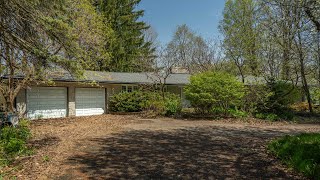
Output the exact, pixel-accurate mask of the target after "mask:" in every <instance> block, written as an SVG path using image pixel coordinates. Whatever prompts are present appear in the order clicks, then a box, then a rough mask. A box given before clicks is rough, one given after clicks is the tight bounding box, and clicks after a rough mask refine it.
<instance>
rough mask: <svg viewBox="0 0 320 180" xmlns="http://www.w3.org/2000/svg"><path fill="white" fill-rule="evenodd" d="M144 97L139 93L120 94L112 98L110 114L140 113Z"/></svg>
mask: <svg viewBox="0 0 320 180" xmlns="http://www.w3.org/2000/svg"><path fill="white" fill-rule="evenodd" d="M144 101H146V97H145V96H144V94H143V93H142V92H141V91H134V92H130V93H129V92H122V93H119V94H116V95H114V96H112V98H111V99H110V108H111V111H112V112H141V111H142V103H143V102H144Z"/></svg>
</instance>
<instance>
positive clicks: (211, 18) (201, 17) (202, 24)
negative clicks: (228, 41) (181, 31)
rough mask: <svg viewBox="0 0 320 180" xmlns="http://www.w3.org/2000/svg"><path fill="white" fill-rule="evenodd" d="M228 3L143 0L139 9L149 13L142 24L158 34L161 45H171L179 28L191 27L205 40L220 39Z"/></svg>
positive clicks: (215, 0) (215, 1)
mask: <svg viewBox="0 0 320 180" xmlns="http://www.w3.org/2000/svg"><path fill="white" fill-rule="evenodd" d="M224 3H225V0H142V1H141V2H140V4H139V6H138V7H137V8H138V9H143V10H145V14H144V17H142V18H141V20H143V21H145V22H147V23H148V24H150V25H151V26H152V27H153V28H154V29H155V31H156V32H157V33H158V41H160V43H161V44H166V43H168V42H169V41H170V40H171V39H172V36H173V33H174V31H175V29H176V28H177V26H178V25H181V24H187V25H188V26H189V27H190V28H191V29H192V30H194V31H195V32H196V33H198V34H200V35H202V36H203V37H204V38H209V39H216V38H218V37H219V36H221V35H220V33H219V30H218V25H219V22H220V20H221V19H222V11H223V8H224Z"/></svg>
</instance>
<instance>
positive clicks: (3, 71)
mask: <svg viewBox="0 0 320 180" xmlns="http://www.w3.org/2000/svg"><path fill="white" fill-rule="evenodd" d="M75 2H76V3H75ZM87 2H88V1H87V0H77V1H72V2H71V1H67V0H50V1H49V0H43V1H38V0H6V1H5V0H0V9H1V11H0V66H1V68H0V84H1V86H0V95H1V96H2V98H3V99H4V100H5V104H4V107H3V108H4V110H5V111H7V112H13V111H14V100H15V97H16V96H17V94H18V93H19V91H20V90H21V89H23V88H27V87H28V86H29V85H31V83H39V82H47V81H48V78H49V76H48V72H50V71H52V70H57V69H60V70H61V69H63V70H67V71H69V72H70V73H72V75H74V76H75V77H81V75H82V69H83V67H86V66H87V62H88V58H89V56H88V55H87V54H88V51H89V52H95V53H98V49H99V48H97V49H96V47H95V46H94V45H92V44H90V43H91V40H93V39H92V37H94V36H95V35H93V34H91V35H90V36H91V38H89V37H90V36H89V37H87V36H86V34H87V33H88V31H89V30H88V29H86V30H87V31H86V32H87V33H81V31H82V30H84V32H85V29H84V28H82V27H83V26H84V25H83V24H82V25H80V24H79V22H81V23H84V24H87V25H89V24H90V23H92V22H91V21H86V22H85V20H89V19H90V17H92V16H90V15H91V14H90V13H83V12H88V11H87V10H85V7H87V6H86V5H88V4H87ZM70 3H71V4H70ZM77 3H78V4H77ZM71 5H72V6H71ZM73 5H74V6H73ZM82 5H85V6H82ZM76 11H79V12H80V13H78V14H77V15H75V14H73V15H75V16H72V14H71V13H72V12H76ZM84 16H85V17H84ZM87 16H89V17H87ZM79 18H80V19H81V20H80V21H78V19H79ZM90 20H92V19H90ZM90 27H91V26H90ZM95 30H96V29H95V28H92V29H90V31H91V32H95ZM97 31H98V30H97ZM96 35H98V34H96ZM91 50H92V51H91ZM96 50H97V51H96ZM92 55H93V54H92ZM89 62H90V63H91V62H92V61H91V60H89ZM17 77H19V78H18V79H17Z"/></svg>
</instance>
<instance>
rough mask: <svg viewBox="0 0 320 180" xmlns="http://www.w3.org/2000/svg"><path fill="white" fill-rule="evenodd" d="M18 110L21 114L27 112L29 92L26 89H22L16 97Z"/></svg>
mask: <svg viewBox="0 0 320 180" xmlns="http://www.w3.org/2000/svg"><path fill="white" fill-rule="evenodd" d="M16 110H17V112H18V113H19V115H20V116H24V115H25V114H26V112H27V94H26V90H25V89H22V90H21V91H20V92H19V94H18V96H17V97H16Z"/></svg>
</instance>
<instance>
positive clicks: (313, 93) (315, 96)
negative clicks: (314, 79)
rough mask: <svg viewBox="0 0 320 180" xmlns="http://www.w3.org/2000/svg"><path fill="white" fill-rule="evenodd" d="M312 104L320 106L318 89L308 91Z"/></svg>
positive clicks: (319, 91)
mask: <svg viewBox="0 0 320 180" xmlns="http://www.w3.org/2000/svg"><path fill="white" fill-rule="evenodd" d="M310 93H311V98H312V102H313V104H320V88H311V89H310Z"/></svg>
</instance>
